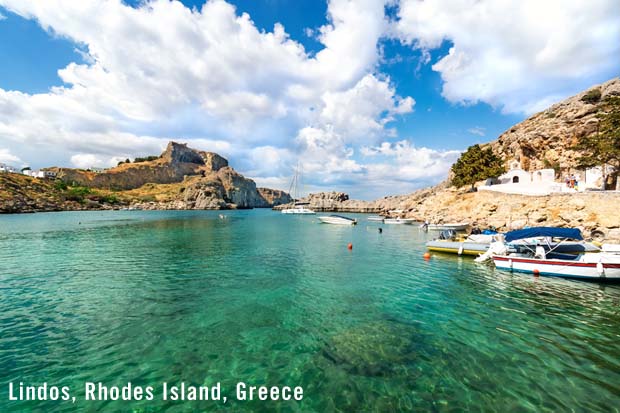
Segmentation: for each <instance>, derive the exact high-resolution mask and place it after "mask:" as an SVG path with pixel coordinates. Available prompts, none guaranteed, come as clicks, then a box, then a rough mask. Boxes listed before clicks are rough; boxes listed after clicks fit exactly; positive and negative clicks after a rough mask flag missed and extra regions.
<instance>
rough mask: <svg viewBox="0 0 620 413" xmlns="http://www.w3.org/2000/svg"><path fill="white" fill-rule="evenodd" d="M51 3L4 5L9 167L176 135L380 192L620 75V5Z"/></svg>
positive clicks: (417, 181) (263, 166)
mask: <svg viewBox="0 0 620 413" xmlns="http://www.w3.org/2000/svg"><path fill="white" fill-rule="evenodd" d="M36 3H37V2H35V1H32V2H31V1H16V0H0V62H2V64H1V65H0V162H8V163H12V164H15V165H17V166H21V165H31V166H33V167H43V166H49V165H66V166H75V167H89V166H111V165H113V164H114V163H115V162H117V161H118V159H124V158H126V157H135V156H143V155H147V154H152V153H158V152H159V151H160V150H161V148H162V147H163V146H164V145H165V143H166V142H167V141H168V140H170V139H174V140H178V141H182V142H188V143H189V144H190V146H194V147H197V148H200V149H204V150H212V151H216V152H220V153H222V154H223V155H225V156H227V157H228V158H229V160H230V162H231V164H232V165H233V166H234V167H235V168H236V169H237V170H239V171H240V172H242V173H244V174H246V175H248V176H250V177H252V178H254V179H255V180H256V181H257V183H258V184H259V185H265V186H272V187H279V188H287V187H288V180H289V179H290V175H291V171H292V168H293V166H294V165H295V164H296V163H297V162H299V161H300V160H301V162H302V163H303V164H304V165H303V166H304V170H305V171H306V172H305V181H306V183H307V185H306V191H318V190H343V191H346V192H349V193H350V194H351V195H352V196H353V197H358V198H367V199H368V198H375V197H380V196H384V195H387V194H397V193H406V192H409V191H412V190H415V189H417V188H420V187H423V186H428V185H432V184H434V183H437V182H439V181H441V180H442V179H444V178H445V176H446V174H447V171H448V168H449V166H450V164H451V163H452V162H453V161H454V160H455V159H456V157H458V153H459V151H461V150H463V149H465V148H466V147H467V146H469V145H471V144H474V143H482V142H487V141H490V140H493V139H495V138H497V136H498V135H499V134H501V133H502V132H503V131H505V130H506V129H508V128H509V127H510V126H512V125H513V124H515V123H517V122H519V121H521V120H523V119H525V118H526V117H527V116H529V115H530V114H532V113H534V112H536V111H538V110H542V109H544V108H545V107H546V106H548V105H549V104H551V103H553V102H555V101H558V100H561V99H563V98H565V97H568V96H570V95H572V94H574V93H578V92H579V91H581V90H583V89H586V88H588V87H589V86H591V85H594V84H597V83H601V82H604V81H606V80H609V79H610V78H612V77H614V76H618V74H620V67H619V66H620V64H619V63H618V62H617V58H616V57H617V55H618V52H620V47H619V45H618V43H619V42H618V41H617V39H618V38H619V37H618V36H620V6H619V5H618V4H617V3H616V2H613V1H599V2H595V3H593V5H591V6H588V7H587V8H584V7H583V6H582V5H581V4H580V3H581V2H578V1H575V2H570V1H569V2H559V3H558V7H559V9H553V7H550V9H549V10H546V9H545V8H544V7H542V8H541V7H537V6H536V4H537V3H536V2H533V1H523V2H517V1H515V2H514V3H513V4H510V2H505V4H502V5H498V4H497V2H484V1H482V2H474V1H473V0H471V1H467V0H461V1H456V0H441V1H434V2H432V1H428V2H424V3H421V2H418V1H417V0H400V1H391V2H390V3H389V4H386V3H385V2H383V1H380V0H360V1H357V2H352V3H349V2H347V1H346V0H333V1H330V2H321V1H311V0H295V1H293V0H237V1H229V2H225V1H223V0H213V1H210V2H208V3H207V4H206V5H205V3H204V1H184V2H182V4H181V3H177V2H170V1H168V0H158V1H154V2H144V1H136V2H134V1H126V2H124V3H121V2H120V1H114V0H112V1H107V2H105V1H91V0H86V1H84V2H81V3H82V5H81V6H76V3H75V2H71V1H68V0H66V1H58V2H56V3H54V4H51V2H50V4H45V5H43V6H41V5H40V3H39V5H37V4H36ZM554 10H555V11H554ZM558 10H560V11H559V12H558ZM533 11H535V12H536V13H532V12H533ZM547 12H548V13H549V14H548V15H546V14H545V13H547ZM244 14H247V15H248V16H249V19H246V18H244V17H243V15H244ZM94 16H96V17H94ZM506 16H510V19H508V20H506V18H507V17H506ZM577 17H579V18H578V19H576V18H577ZM554 19H557V22H555V21H554ZM554 23H555V24H554ZM588 25H589V26H588ZM274 26H275V27H274ZM281 26H283V27H281ZM582 27H598V30H592V32H595V33H584V31H583V30H582ZM567 39H569V40H567ZM575 62H578V64H576V63H575Z"/></svg>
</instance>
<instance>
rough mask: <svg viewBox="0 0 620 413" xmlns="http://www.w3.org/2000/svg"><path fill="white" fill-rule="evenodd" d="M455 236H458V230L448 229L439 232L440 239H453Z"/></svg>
mask: <svg viewBox="0 0 620 413" xmlns="http://www.w3.org/2000/svg"><path fill="white" fill-rule="evenodd" d="M455 238H456V232H455V231H454V230H452V229H446V230H443V231H441V232H440V233H439V239H443V240H448V239H452V240H453V239H455Z"/></svg>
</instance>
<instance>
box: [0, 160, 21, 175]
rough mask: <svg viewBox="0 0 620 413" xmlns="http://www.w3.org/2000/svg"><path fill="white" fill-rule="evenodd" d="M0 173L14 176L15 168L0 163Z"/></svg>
mask: <svg viewBox="0 0 620 413" xmlns="http://www.w3.org/2000/svg"><path fill="white" fill-rule="evenodd" d="M0 173H13V174H16V173H18V172H17V168H15V167H14V166H11V165H7V164H5V163H0Z"/></svg>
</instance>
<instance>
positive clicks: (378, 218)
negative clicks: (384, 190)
mask: <svg viewBox="0 0 620 413" xmlns="http://www.w3.org/2000/svg"><path fill="white" fill-rule="evenodd" d="M366 219H367V220H368V221H373V222H383V220H384V219H385V218H383V217H382V216H381V215H371V216H369V217H368V218H366Z"/></svg>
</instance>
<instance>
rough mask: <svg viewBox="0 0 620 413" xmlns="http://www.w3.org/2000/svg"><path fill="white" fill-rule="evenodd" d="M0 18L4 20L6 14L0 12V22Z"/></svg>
mask: <svg viewBox="0 0 620 413" xmlns="http://www.w3.org/2000/svg"><path fill="white" fill-rule="evenodd" d="M2 20H6V16H5V15H4V14H2V13H0V22H1V21H2Z"/></svg>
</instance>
